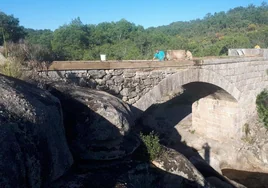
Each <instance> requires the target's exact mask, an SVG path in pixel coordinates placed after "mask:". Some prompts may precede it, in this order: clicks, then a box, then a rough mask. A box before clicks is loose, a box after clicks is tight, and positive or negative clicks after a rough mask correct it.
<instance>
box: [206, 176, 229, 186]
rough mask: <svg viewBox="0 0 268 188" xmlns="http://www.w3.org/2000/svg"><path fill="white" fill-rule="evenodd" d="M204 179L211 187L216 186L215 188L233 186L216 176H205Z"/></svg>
mask: <svg viewBox="0 0 268 188" xmlns="http://www.w3.org/2000/svg"><path fill="white" fill-rule="evenodd" d="M206 181H207V182H208V183H209V184H210V185H211V187H217V188H233V186H232V185H230V184H228V183H226V182H224V181H222V180H220V179H219V178H217V177H214V176H212V177H208V178H206Z"/></svg>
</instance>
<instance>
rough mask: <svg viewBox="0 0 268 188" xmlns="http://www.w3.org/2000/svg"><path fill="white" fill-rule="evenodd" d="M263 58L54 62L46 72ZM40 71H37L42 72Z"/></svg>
mask: <svg viewBox="0 0 268 188" xmlns="http://www.w3.org/2000/svg"><path fill="white" fill-rule="evenodd" d="M262 60H264V58H263V57H205V58H195V59H193V60H174V61H161V62H159V61H152V60H123V61H116V60H114V61H112V60H111V61H104V62H102V61H54V62H53V63H52V64H51V65H50V66H49V67H48V69H47V70H48V71H55V70H59V71H61V70H90V69H95V70H98V69H139V68H165V67H177V68H185V67H189V66H195V65H207V64H210V65H211V64H221V63H224V64H225V63H237V62H243V61H262ZM43 70H44V69H40V70H39V71H43Z"/></svg>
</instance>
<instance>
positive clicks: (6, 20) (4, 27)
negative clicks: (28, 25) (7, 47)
mask: <svg viewBox="0 0 268 188" xmlns="http://www.w3.org/2000/svg"><path fill="white" fill-rule="evenodd" d="M0 33H1V35H0V45H3V43H4V38H5V41H12V42H18V41H19V39H23V38H24V37H25V34H26V33H25V32H24V28H23V27H22V26H20V25H19V19H17V18H14V17H13V15H10V16H9V15H6V14H5V13H3V12H1V11H0Z"/></svg>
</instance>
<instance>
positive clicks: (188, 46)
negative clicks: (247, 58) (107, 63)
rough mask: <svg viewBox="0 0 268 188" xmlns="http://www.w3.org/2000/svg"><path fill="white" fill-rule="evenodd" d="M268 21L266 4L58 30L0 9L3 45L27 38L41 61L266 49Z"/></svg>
mask: <svg viewBox="0 0 268 188" xmlns="http://www.w3.org/2000/svg"><path fill="white" fill-rule="evenodd" d="M267 25H268V5H267V3H265V2H264V3H262V4H261V5H260V6H254V5H249V6H247V7H236V8H234V9H230V10H229V11H227V12H223V11H222V12H218V13H214V14H210V13H208V14H207V15H206V16H205V17H204V18H203V19H196V20H191V21H189V22H182V21H179V22H174V23H171V24H169V25H166V26H160V27H156V28H154V27H152V28H148V29H144V28H143V27H142V26H139V25H135V24H133V23H131V22H128V21H127V20H125V19H122V20H120V21H118V22H103V23H100V24H97V25H92V24H87V25H86V24H83V23H82V21H81V20H80V18H79V17H78V18H75V19H74V20H72V21H71V22H70V23H69V24H65V25H63V26H60V27H59V28H58V29H56V30H55V31H51V30H47V29H45V30H33V29H24V28H23V27H21V26H19V20H18V19H17V18H14V17H13V16H9V15H6V14H4V13H3V12H0V32H1V30H2V33H1V35H0V45H1V44H3V41H4V38H5V39H6V41H7V42H9V41H13V42H18V41H19V39H23V38H25V41H26V43H28V44H31V45H32V47H33V49H35V47H36V46H38V49H39V50H36V52H34V54H36V55H34V57H35V59H39V61H52V60H99V59H100V54H106V56H107V59H108V60H122V59H124V60H129V59H133V60H138V59H152V57H153V54H154V51H155V50H156V49H161V50H164V51H165V50H172V49H174V50H176V49H185V50H190V51H191V52H192V54H193V56H195V57H202V56H224V55H227V51H228V48H253V47H254V46H255V45H256V44H258V45H259V46H260V47H261V48H267V47H268V26H267ZM11 31H12V32H11ZM25 33H27V35H26V36H25ZM38 54H40V56H41V58H37V56H38Z"/></svg>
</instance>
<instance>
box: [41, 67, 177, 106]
mask: <svg viewBox="0 0 268 188" xmlns="http://www.w3.org/2000/svg"><path fill="white" fill-rule="evenodd" d="M176 72H178V70H177V69H176V68H165V69H150V68H149V69H112V70H66V71H49V72H40V75H41V76H43V77H47V76H48V77H49V79H50V80H54V81H58V80H64V81H67V80H69V81H72V82H75V83H77V84H78V85H82V86H87V87H89V88H93V89H98V90H102V91H106V92H108V93H110V94H112V95H115V96H117V97H119V98H121V99H123V100H124V101H126V102H128V103H129V104H134V103H135V102H136V101H138V100H139V99H140V98H141V97H142V96H143V95H145V94H146V93H147V92H149V91H150V90H151V89H152V88H153V87H154V86H156V85H158V84H159V82H160V81H162V80H163V79H165V78H167V77H169V76H170V75H172V74H174V73H176Z"/></svg>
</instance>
